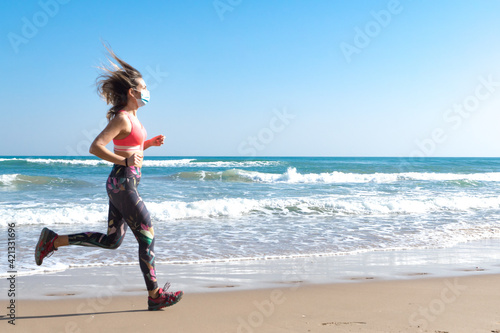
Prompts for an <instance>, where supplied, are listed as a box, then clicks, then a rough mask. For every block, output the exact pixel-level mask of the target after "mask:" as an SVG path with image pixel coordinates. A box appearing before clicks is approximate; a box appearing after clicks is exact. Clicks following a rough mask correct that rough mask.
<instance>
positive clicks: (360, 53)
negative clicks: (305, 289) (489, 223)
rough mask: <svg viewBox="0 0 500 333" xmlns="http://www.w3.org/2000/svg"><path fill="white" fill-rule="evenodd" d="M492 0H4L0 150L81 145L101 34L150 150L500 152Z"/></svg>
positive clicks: (97, 105)
mask: <svg viewBox="0 0 500 333" xmlns="http://www.w3.org/2000/svg"><path fill="white" fill-rule="evenodd" d="M499 12H500V2H498V1H483V0H477V1H464V0H454V1H452V0H448V1H430V0H422V1H415V0H413V1H410V0H400V1H395V0H391V1H378V0H370V1H368V0H365V1H362V0H349V1H347V0H345V1H340V0H339V1H331V0H316V1H308V0H288V1H285V0H277V1H267V0H254V1H249V0H216V1H211V0H208V1H202V0H199V1H194V0H182V1H142V2H140V1H123V0H122V1H94V0H90V1H79V0H70V1H68V0H41V1H28V0H26V1H8V2H6V3H4V4H3V5H2V11H1V13H0V27H1V33H0V35H1V36H2V39H1V46H0V57H1V59H2V66H1V74H2V78H3V80H2V81H1V82H0V88H1V89H0V91H1V92H0V96H1V97H2V103H1V105H2V116H3V122H1V123H0V130H1V133H2V140H1V141H0V155H87V150H88V146H89V145H90V141H91V140H92V139H93V137H94V136H95V135H96V134H97V133H98V132H99V131H100V130H102V128H103V127H104V126H105V124H106V122H105V114H106V111H107V109H108V107H109V106H107V105H106V104H105V103H104V102H103V101H102V100H101V99H100V98H99V97H98V95H97V94H96V90H95V79H96V77H97V75H98V70H97V69H96V67H97V66H98V65H100V63H101V62H102V61H105V59H106V54H105V49H104V47H103V46H102V44H101V39H102V40H105V41H106V42H108V43H109V44H110V45H111V46H112V48H113V49H114V51H115V52H116V53H117V54H118V55H119V56H120V57H122V58H123V59H124V60H125V61H127V62H129V63H130V64H132V65H133V66H135V67H136V68H137V69H139V70H140V71H141V72H142V74H143V76H144V77H145V79H146V82H147V84H148V86H149V87H150V90H151V101H150V103H149V104H148V105H147V106H146V107H144V108H141V109H140V111H139V114H138V115H139V118H140V120H141V121H142V123H143V124H144V126H145V127H146V128H147V130H148V134H149V135H150V136H151V135H157V134H164V135H165V136H166V140H165V142H166V144H165V145H164V146H163V147H161V148H152V150H149V151H148V152H147V153H148V154H149V155H162V156H193V155H194V156H200V155H204V156H214V155H225V156H240V155H243V156H253V155H257V156H499V155H500V145H498V142H499V141H500V140H499V139H500V131H499V130H498V126H499V124H500V70H499V69H500V43H499V36H500V20H498V13H499Z"/></svg>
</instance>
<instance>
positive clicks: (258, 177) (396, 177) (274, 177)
mask: <svg viewBox="0 0 500 333" xmlns="http://www.w3.org/2000/svg"><path fill="white" fill-rule="evenodd" d="M239 175H240V176H241V177H244V178H248V179H249V180H252V181H254V182H264V183H326V184H334V183H393V182H398V181H406V180H420V181H460V180H463V181H476V182H478V181H484V182H500V172H488V173H472V174H456V173H430V172H407V173H370V174H362V173H344V172H339V171H334V172H328V173H327V172H325V173H308V174H301V173H299V172H297V169H296V168H288V170H287V171H286V172H285V173H283V174H274V173H264V172H258V171H246V170H239Z"/></svg>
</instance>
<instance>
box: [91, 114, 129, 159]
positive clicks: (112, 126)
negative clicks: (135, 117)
mask: <svg viewBox="0 0 500 333" xmlns="http://www.w3.org/2000/svg"><path fill="white" fill-rule="evenodd" d="M127 125H128V126H130V124H129V123H128V122H127V120H126V119H125V118H124V117H119V116H116V117H114V118H113V119H112V120H111V121H110V122H109V124H108V126H106V128H105V129H104V130H103V131H102V132H101V133H100V134H99V135H98V136H97V137H96V138H95V140H94V142H92V144H91V145H90V149H89V153H91V154H92V155H95V156H97V157H99V158H101V159H103V160H106V161H108V162H111V163H114V164H120V165H125V157H123V156H120V155H117V154H115V153H113V152H111V151H110V150H109V149H107V148H106V145H107V144H108V143H110V142H111V140H113V139H114V138H116V137H117V136H118V135H119V134H120V133H122V131H124V130H125V131H126V129H127ZM130 130H131V129H129V131H130ZM129 165H132V164H129Z"/></svg>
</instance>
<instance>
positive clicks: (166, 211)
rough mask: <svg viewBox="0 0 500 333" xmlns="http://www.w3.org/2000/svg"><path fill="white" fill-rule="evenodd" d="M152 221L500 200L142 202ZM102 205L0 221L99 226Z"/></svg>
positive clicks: (495, 205) (41, 209) (388, 210)
mask: <svg viewBox="0 0 500 333" xmlns="http://www.w3.org/2000/svg"><path fill="white" fill-rule="evenodd" d="M147 207H148V209H149V211H150V213H151V215H152V216H153V218H154V219H155V220H158V221H171V220H181V219H191V218H201V219H204V218H216V217H240V216H245V215H250V214H256V215H260V216H370V215H380V216H384V215H385V216H389V215H394V214H416V215H424V214H431V213H436V212H437V213H447V214H449V213H468V212H469V213H470V212H475V211H478V210H492V209H493V210H494V209H500V197H475V196H474V197H473V196H468V195H456V196H444V195H443V196H433V197H429V196H427V197H426V196H424V195H422V196H415V197H405V196H403V195H399V196H393V197H391V198H387V197H380V196H377V197H374V196H366V197H363V196H354V197H352V196H351V197H349V196H340V195H336V196H329V197H323V198H309V197H304V198H281V199H246V198H229V199H211V200H198V201H194V202H186V201H163V202H148V203H147ZM107 213H108V205H107V204H104V203H103V204H97V203H90V204H50V205H44V204H24V205H3V206H2V207H1V208H0V214H1V216H2V221H0V226H2V225H3V226H5V225H6V224H7V223H8V222H12V221H15V222H18V223H19V224H27V225H28V224H75V223H85V224H89V223H90V224H92V223H102V222H105V221H106V220H107Z"/></svg>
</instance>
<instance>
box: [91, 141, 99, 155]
mask: <svg viewBox="0 0 500 333" xmlns="http://www.w3.org/2000/svg"><path fill="white" fill-rule="evenodd" d="M89 153H91V154H92V155H95V154H96V153H97V144H96V143H95V141H94V142H92V144H91V145H90V148H89Z"/></svg>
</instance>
